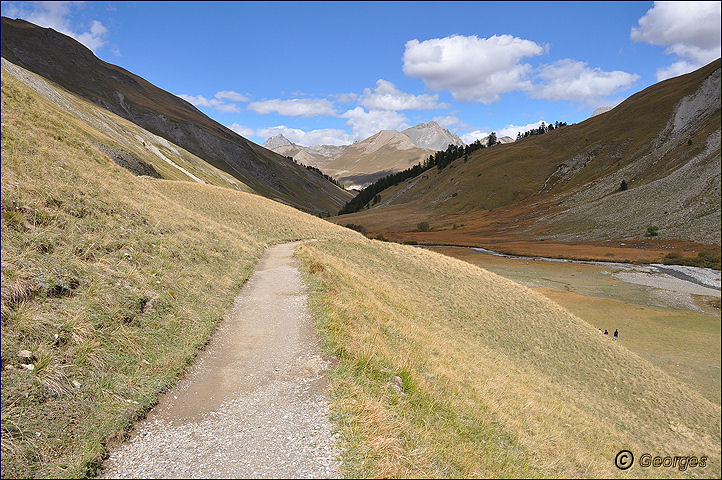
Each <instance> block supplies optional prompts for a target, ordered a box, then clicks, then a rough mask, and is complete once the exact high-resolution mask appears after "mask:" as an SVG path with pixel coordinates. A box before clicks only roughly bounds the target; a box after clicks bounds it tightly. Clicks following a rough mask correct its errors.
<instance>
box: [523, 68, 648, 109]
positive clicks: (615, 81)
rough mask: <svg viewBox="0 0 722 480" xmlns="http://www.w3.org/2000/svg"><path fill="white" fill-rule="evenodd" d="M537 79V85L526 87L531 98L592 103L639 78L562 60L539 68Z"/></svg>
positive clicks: (629, 74)
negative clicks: (538, 80)
mask: <svg viewBox="0 0 722 480" xmlns="http://www.w3.org/2000/svg"><path fill="white" fill-rule="evenodd" d="M537 78H538V79H540V80H541V82H540V83H538V84H535V85H534V86H532V87H529V94H530V95H531V96H532V97H535V98H543V99H546V100H552V101H558V100H572V101H575V102H582V103H586V104H596V103H599V101H600V99H601V98H602V97H606V96H608V95H613V94H614V93H616V92H618V91H620V90H622V89H624V88H627V87H629V86H630V85H631V84H632V83H634V82H635V81H637V80H638V79H639V75H637V74H635V73H627V72H622V71H619V70H615V71H612V72H605V71H603V70H601V69H599V68H590V67H588V66H587V63H585V62H579V61H576V60H571V59H569V58H566V59H564V60H559V61H557V62H554V63H552V64H549V65H544V66H542V67H541V69H540V71H539V73H538V74H537Z"/></svg>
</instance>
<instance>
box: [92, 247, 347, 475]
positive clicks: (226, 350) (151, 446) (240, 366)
mask: <svg viewBox="0 0 722 480" xmlns="http://www.w3.org/2000/svg"><path fill="white" fill-rule="evenodd" d="M295 246H296V244H284V245H277V246H274V247H270V248H269V249H268V250H267V251H266V254H265V255H264V257H263V258H262V259H261V260H260V262H259V263H258V265H257V266H256V269H255V271H254V273H253V275H252V276H251V278H250V279H249V280H248V282H247V283H246V285H245V286H244V287H243V289H242V290H241V292H240V294H239V295H238V296H237V297H236V300H235V303H234V305H233V307H232V309H231V310H230V312H229V313H228V315H227V318H226V319H225V320H224V322H223V324H222V325H221V326H220V327H219V329H218V331H217V332H216V333H215V334H214V337H213V339H212V340H211V342H210V343H209V345H208V347H207V348H206V350H204V351H203V352H202V353H201V354H200V355H199V357H198V359H197V361H196V363H195V364H194V366H193V367H192V368H191V369H190V371H189V373H188V374H187V375H186V377H185V378H184V379H183V380H182V381H181V382H180V383H179V385H178V386H177V387H175V388H174V389H173V390H172V391H170V392H169V393H167V394H165V395H164V396H163V398H161V400H160V403H159V404H158V406H157V407H156V408H155V409H154V410H153V412H152V413H151V414H150V415H149V416H148V418H147V419H146V420H145V421H144V422H142V423H140V424H138V425H137V426H136V427H137V428H136V433H135V435H134V436H133V438H131V440H130V441H129V442H127V443H126V444H124V445H122V446H121V447H120V448H118V449H117V450H116V451H115V452H113V453H112V454H111V456H110V458H109V459H108V460H107V461H106V462H105V465H104V467H105V474H104V475H105V476H107V477H111V478H131V477H132V478H149V477H154V478H158V477H163V478H171V477H175V478H188V477H205V478H218V477H226V478H244V477H274V478H289V477H295V478H300V477H335V476H338V473H337V472H338V470H337V468H338V463H337V460H336V458H337V456H338V452H337V451H336V448H335V446H334V437H333V435H332V433H331V432H332V429H331V425H330V422H329V420H328V412H329V411H328V404H327V401H326V399H325V396H324V392H325V385H326V383H325V373H324V372H325V370H326V369H327V368H328V365H327V363H326V362H325V361H324V360H323V359H322V357H321V353H320V348H319V342H318V338H317V335H316V332H315V330H314V328H313V322H312V319H311V314H310V311H309V308H308V295H307V292H306V289H305V286H304V284H303V282H302V279H301V277H300V274H299V272H298V269H297V268H296V260H295V258H294V257H293V250H294V248H295Z"/></svg>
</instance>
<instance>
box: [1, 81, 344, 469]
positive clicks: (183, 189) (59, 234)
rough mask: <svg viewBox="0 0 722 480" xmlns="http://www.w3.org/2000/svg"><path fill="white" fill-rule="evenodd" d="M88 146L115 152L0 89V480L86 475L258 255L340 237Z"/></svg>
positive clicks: (251, 199)
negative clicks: (275, 246)
mask: <svg viewBox="0 0 722 480" xmlns="http://www.w3.org/2000/svg"><path fill="white" fill-rule="evenodd" d="M99 141H100V142H105V143H106V144H107V145H110V146H113V147H118V144H117V143H113V140H112V139H111V138H110V137H107V136H104V135H103V134H102V133H101V132H98V131H95V130H93V129H92V128H90V127H88V126H87V125H85V124H82V123H81V122H77V121H75V120H74V117H72V116H70V115H64V114H62V113H61V111H60V109H59V108H58V107H56V106H55V105H54V104H52V103H50V102H49V101H47V100H46V99H45V98H43V97H40V96H39V95H37V94H36V93H35V92H33V91H32V90H30V89H29V88H27V87H26V86H25V85H23V84H21V83H20V82H18V81H17V80H15V79H14V78H12V76H10V75H3V78H2V476H4V477H35V476H41V477H46V476H51V477H66V476H71V477H79V476H85V475H91V474H93V473H94V469H95V468H96V466H97V465H98V462H99V460H100V459H101V458H102V455H103V454H104V451H105V447H104V444H105V443H106V442H107V441H108V440H109V439H111V438H112V437H114V436H117V437H122V435H123V431H124V429H125V428H126V426H127V425H128V421H129V420H130V419H132V418H135V417H137V416H138V415H139V414H140V413H141V412H143V411H144V410H147V409H148V408H149V406H151V405H152V404H153V402H154V401H155V399H156V396H157V394H158V392H159V391H161V390H163V389H164V388H166V387H167V386H168V385H169V384H171V383H172V382H173V381H174V380H175V379H176V378H177V376H178V375H179V374H180V373H181V372H182V371H183V370H184V368H185V366H186V365H187V363H188V362H189V361H190V360H191V359H192V358H193V356H194V354H195V352H196V351H197V348H198V347H200V346H202V345H203V344H204V342H205V341H206V340H207V339H208V337H209V335H210V333H211V332H212V330H213V329H214V327H215V326H216V325H217V323H218V321H219V320H220V319H221V318H222V316H223V314H224V312H225V311H226V309H227V308H228V307H229V306H230V305H231V302H232V299H233V297H234V295H236V294H237V292H238V289H239V286H240V285H241V284H242V282H243V281H244V280H245V279H246V278H247V276H248V275H249V273H250V272H251V270H252V268H253V266H254V264H255V262H256V261H257V259H258V258H259V257H260V255H261V254H262V252H263V251H264V249H265V247H266V246H267V245H268V244H271V243H277V242H283V241H289V240H295V239H299V238H310V237H318V238H330V237H333V236H340V235H344V234H345V229H343V228H340V227H336V226H334V225H331V224H329V223H327V222H324V221H322V220H319V219H317V218H315V217H312V216H310V215H306V214H303V213H301V212H299V211H297V210H295V209H293V208H290V207H286V206H283V205H281V204H279V203H276V202H273V201H271V200H267V199H264V198H262V197H259V196H256V195H251V194H246V193H241V192H237V191H234V190H231V189H230V188H221V187H215V186H210V185H202V184H199V183H195V182H176V181H167V180H155V179H151V178H144V177H136V176H134V175H132V174H131V173H129V172H128V171H127V170H125V169H123V168H121V167H119V166H117V165H116V164H115V163H113V162H112V161H111V160H110V159H109V158H108V157H107V156H106V155H104V154H103V153H101V151H100V150H99V149H98V148H97V147H96V144H97V143H98V142H99ZM22 350H29V351H30V352H32V358H31V359H27V360H23V358H21V357H19V356H18V353H19V352H20V351H22ZM25 362H29V363H30V362H31V363H32V364H33V365H34V370H32V371H28V370H27V369H26V368H25V367H23V366H22V364H23V363H25Z"/></svg>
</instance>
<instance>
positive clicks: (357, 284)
mask: <svg viewBox="0 0 722 480" xmlns="http://www.w3.org/2000/svg"><path fill="white" fill-rule="evenodd" d="M101 138H102V135H101V133H100V132H97V131H94V130H93V129H92V128H91V127H89V126H87V125H84V124H81V123H78V122H74V121H73V119H72V117H70V116H67V115H64V114H63V112H62V111H61V110H60V109H58V108H57V107H56V106H55V104H53V103H51V102H49V101H48V100H46V99H45V98H43V97H41V96H39V95H38V94H36V93H34V91H32V90H31V89H29V88H27V87H26V86H25V85H23V84H22V83H20V82H18V81H16V80H14V79H13V78H12V77H10V76H5V75H3V79H2V215H1V232H2V378H1V380H2V389H1V390H2V391H1V394H2V450H3V451H2V476H3V477H81V476H85V475H93V474H95V473H96V472H97V467H98V465H99V463H100V460H101V459H102V457H103V455H104V454H105V452H106V449H107V446H108V445H109V444H110V443H112V441H113V439H121V438H123V436H124V432H125V431H126V429H127V428H128V425H129V422H130V421H131V420H132V419H134V418H137V417H139V416H141V415H142V414H143V412H144V411H146V410H147V409H148V408H150V406H152V405H153V403H154V402H155V400H156V398H157V394H158V392H160V391H162V390H164V389H165V388H167V387H168V386H169V385H171V384H172V383H173V382H174V381H175V380H176V379H177V378H178V376H179V375H180V374H181V373H182V372H183V371H184V369H185V368H186V366H187V364H188V363H189V362H190V361H191V360H192V358H193V357H194V355H195V353H196V352H197V349H198V348H199V347H201V346H202V345H203V344H204V343H205V342H206V340H207V339H208V337H209V336H210V334H211V333H212V331H213V329H214V327H215V326H216V325H217V324H218V322H219V321H220V319H221V318H222V316H223V314H224V312H225V311H226V309H227V308H228V307H229V306H230V305H231V302H232V299H233V297H234V295H236V293H237V292H238V289H239V287H240V285H241V284H242V283H243V282H244V280H245V279H246V278H247V277H248V275H249V274H250V272H251V271H252V268H253V266H254V264H255V262H256V261H257V259H258V258H259V257H260V256H261V254H262V252H263V250H264V249H265V247H266V246H267V245H269V244H272V243H279V242H285V241H289V240H296V239H312V238H313V239H317V241H316V242H310V243H307V244H305V246H303V247H302V249H301V250H300V252H299V254H300V256H301V258H302V259H303V264H304V266H305V267H304V268H305V271H306V273H307V277H308V278H309V281H310V282H311V286H312V289H313V290H314V293H313V298H312V302H313V307H314V311H315V313H316V315H317V318H318V320H319V327H320V329H321V331H322V332H323V335H324V338H325V341H326V346H327V348H328V352H329V353H331V354H332V355H335V356H337V358H338V360H339V361H338V364H337V368H335V370H334V372H333V373H332V375H331V383H330V388H331V393H332V395H333V402H334V415H335V420H336V422H338V426H339V428H340V430H341V439H342V447H343V452H344V453H343V456H344V467H343V468H344V472H345V473H346V474H349V475H359V476H404V475H405V476H494V475H496V476H526V475H530V476H543V475H563V476H613V475H617V474H619V472H618V471H617V470H616V469H615V468H614V467H613V463H612V462H613V457H614V454H615V453H616V452H617V451H618V450H619V449H621V448H625V447H626V448H630V449H632V450H633V451H635V453H637V452H644V451H650V452H652V453H672V454H677V455H691V454H696V455H708V456H710V458H712V462H711V465H710V466H709V467H707V470H705V471H704V472H702V474H703V475H704V476H714V475H719V441H720V433H719V432H720V409H719V406H715V405H714V404H712V403H710V402H709V401H708V400H705V399H704V398H702V397H701V396H700V395H699V394H697V393H695V392H694V391H691V390H689V389H686V388H685V386H684V385H683V384H681V383H679V382H677V381H675V380H674V379H672V378H670V377H669V376H667V375H666V374H664V373H663V372H662V371H660V370H659V369H657V368H655V367H654V366H652V365H651V364H649V363H648V362H646V361H644V360H642V359H640V358H639V357H637V356H636V355H634V354H632V353H630V352H629V351H627V350H626V349H624V348H623V347H622V346H621V345H618V344H613V343H610V342H608V341H607V342H604V341H603V339H600V338H599V335H598V333H597V332H596V331H594V330H593V329H592V327H590V326H589V325H587V324H585V323H584V322H582V321H581V320H579V319H578V318H576V317H574V316H573V315H571V314H570V313H568V312H567V311H566V310H563V309H562V308H561V307H559V306H558V305H556V304H554V303H552V302H551V301H549V300H547V299H546V298H544V297H543V296H541V295H539V294H536V293H534V292H531V291H530V290H528V289H526V288H525V287H522V286H520V285H518V284H515V283H513V282H511V281H508V280H505V279H503V278H501V277H498V276H496V275H493V274H490V273H488V272H486V271H484V270H482V269H479V268H477V267H474V266H472V265H469V264H467V263H464V262H461V261H457V260H454V259H449V258H446V257H443V256H441V255H437V254H434V253H432V252H427V251H423V250H419V249H414V248H412V247H406V246H400V245H393V244H385V243H381V242H377V241H371V240H367V239H365V238H364V237H363V236H361V235H359V234H357V233H355V232H352V231H350V230H347V229H344V228H342V227H338V226H335V225H332V224H330V223H327V222H325V221H323V220H320V219H318V218H315V217H312V216H310V215H306V214H303V213H301V212H299V211H297V210H294V209H292V208H290V207H286V206H283V205H281V204H279V203H275V202H272V201H270V200H268V199H265V198H262V197H259V196H256V195H252V194H248V193H243V192H238V191H234V190H232V189H230V188H221V187H217V186H211V185H202V184H199V183H194V182H179V181H169V180H155V179H151V178H145V177H136V176H134V175H132V174H131V173H130V172H128V171H127V170H125V169H123V168H121V167H119V166H117V165H116V164H115V163H113V162H112V161H111V160H110V159H109V158H108V157H107V156H106V155H105V154H103V153H102V152H101V150H99V147H98V146H97V145H96V143H97V140H99V139H101ZM103 141H104V142H107V143H109V144H111V146H112V145H113V143H112V142H113V140H112V138H110V137H107V138H104V139H103ZM115 146H117V145H115ZM23 350H28V351H29V352H30V355H31V357H30V358H27V357H22V356H20V355H19V354H20V353H21V351H23ZM23 353H25V352H23ZM25 364H32V365H33V366H34V369H33V370H29V369H28V368H26V367H25V366H23V365H25ZM394 375H399V376H400V377H401V378H402V379H403V392H400V393H397V392H395V391H394V390H393V388H392V387H391V386H390V385H389V381H391V380H392V377H393V376H394ZM402 393H403V395H402ZM690 473H691V471H690V470H688V471H686V472H678V471H676V470H674V471H671V470H670V471H668V470H664V471H661V470H654V471H642V470H639V469H636V468H635V469H633V470H631V471H630V472H628V473H627V475H630V476H639V475H649V476H660V475H662V476H664V475H689V474H690Z"/></svg>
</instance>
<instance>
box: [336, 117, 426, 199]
mask: <svg viewBox="0 0 722 480" xmlns="http://www.w3.org/2000/svg"><path fill="white" fill-rule="evenodd" d="M433 153H434V152H433V150H428V149H424V148H419V147H417V146H415V145H414V144H413V143H412V142H411V140H410V139H409V138H408V137H407V136H406V135H404V134H403V133H399V132H397V131H394V130H382V131H380V132H379V133H377V134H375V135H372V136H370V137H369V138H366V139H364V140H361V141H359V142H355V143H353V144H352V145H349V146H348V147H346V149H345V150H344V151H343V153H342V154H341V155H339V156H338V157H336V158H335V159H334V160H333V161H331V162H329V163H328V164H327V165H326V166H325V168H324V169H323V171H324V173H327V174H329V175H331V176H333V177H334V178H336V179H337V180H338V181H339V182H341V183H342V184H343V185H345V186H346V187H349V188H351V187H353V188H359V187H360V186H364V185H366V184H368V183H371V182H374V181H376V180H378V179H379V178H381V177H384V176H386V175H388V174H389V173H394V172H398V171H400V170H405V169H407V168H409V167H411V166H412V165H415V164H416V163H419V162H423V161H424V160H425V159H426V158H427V157H428V156H429V154H433Z"/></svg>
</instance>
